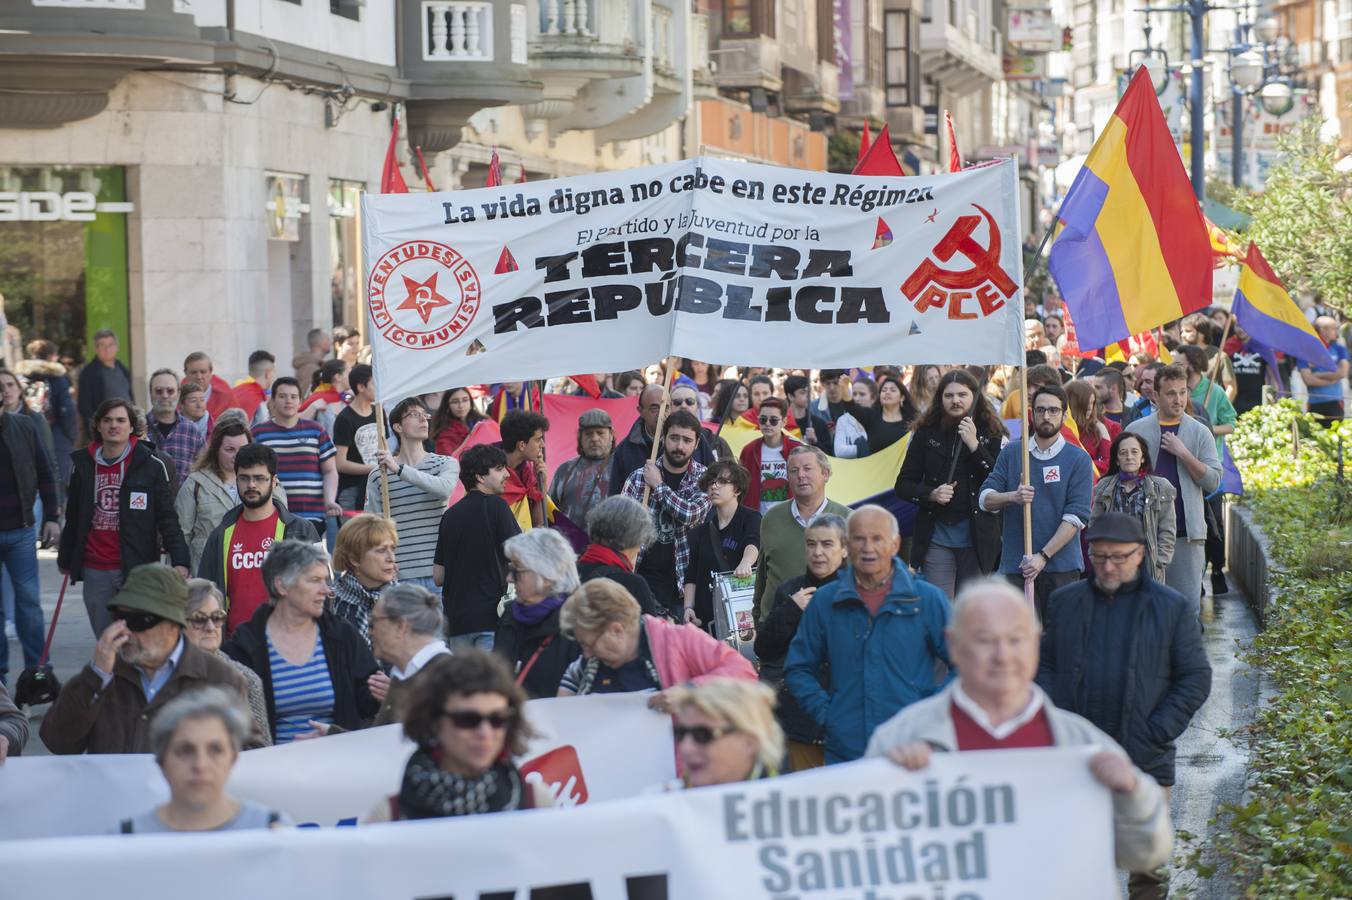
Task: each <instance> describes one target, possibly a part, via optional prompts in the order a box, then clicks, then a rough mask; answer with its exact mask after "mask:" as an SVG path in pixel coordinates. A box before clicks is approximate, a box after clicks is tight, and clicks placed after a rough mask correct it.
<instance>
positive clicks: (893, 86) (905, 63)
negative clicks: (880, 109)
mask: <svg viewBox="0 0 1352 900" xmlns="http://www.w3.org/2000/svg"><path fill="white" fill-rule="evenodd" d="M885 17H886V18H885V25H884V29H883V31H884V34H883V40H884V42H885V43H884V45H883V54H884V68H885V70H886V72H885V74H886V81H885V82H884V87H885V88H886V90H887V105H888V106H913V105H914V104H915V91H914V88H913V85H914V84H915V83H916V81H917V80H918V77H917V75H918V71H917V70H918V69H919V62H918V60H917V57H916V54H914V53H913V52H911V14H910V13H909V12H907V11H905V10H888V11H887V13H885Z"/></svg>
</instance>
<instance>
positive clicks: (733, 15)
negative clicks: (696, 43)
mask: <svg viewBox="0 0 1352 900" xmlns="http://www.w3.org/2000/svg"><path fill="white" fill-rule="evenodd" d="M723 34H724V35H725V36H728V37H749V36H751V35H757V34H759V35H764V36H766V37H774V36H775V0H726V2H725V3H724V5H723Z"/></svg>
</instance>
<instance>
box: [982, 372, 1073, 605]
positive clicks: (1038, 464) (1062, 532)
mask: <svg viewBox="0 0 1352 900" xmlns="http://www.w3.org/2000/svg"><path fill="white" fill-rule="evenodd" d="M1032 396H1033V429H1034V431H1033V435H1034V437H1033V441H1032V443H1031V445H1030V446H1029V448H1028V450H1029V456H1030V460H1029V471H1030V481H1031V483H1030V484H1022V483H1021V482H1022V480H1023V478H1022V476H1023V450H1022V447H1021V446H1020V444H1018V443H1011V444H1009V445H1007V446H1006V447H1005V449H1003V450H1001V451H1000V457H999V459H997V460H996V461H995V469H994V470H993V471H992V472H991V474H990V476H989V477H988V478H987V479H986V483H985V484H983V485H982V486H981V494H980V497H979V498H978V500H977V505H978V506H980V507H981V509H984V510H986V511H987V512H999V511H1000V510H1004V514H1005V515H1004V527H1003V529H1002V534H1001V538H1002V546H1001V550H1000V572H1001V574H1003V575H1004V576H1005V577H1006V578H1008V579H1009V580H1010V582H1011V583H1013V584H1014V585H1015V586H1018V587H1022V586H1023V584H1024V582H1025V580H1028V579H1032V580H1033V588H1034V593H1035V600H1036V605H1037V613H1038V618H1039V619H1041V618H1043V616H1044V615H1045V612H1046V606H1047V598H1048V597H1050V596H1051V593H1052V591H1054V590H1056V589H1057V588H1059V587H1062V586H1064V585H1067V584H1070V583H1071V582H1073V581H1075V580H1077V579H1078V578H1079V577H1080V573H1081V572H1083V571H1084V558H1083V555H1082V554H1081V553H1080V542H1079V541H1078V540H1077V538H1078V537H1079V533H1080V529H1081V528H1083V527H1084V526H1085V525H1086V524H1088V522H1089V510H1090V501H1091V499H1092V492H1093V468H1094V463H1093V461H1092V460H1091V459H1090V458H1089V454H1088V453H1086V452H1084V450H1083V449H1081V448H1080V447H1076V446H1075V445H1073V444H1071V443H1070V442H1068V441H1067V440H1066V439H1065V436H1064V435H1062V434H1061V428H1062V422H1063V421H1064V420H1065V415H1066V392H1065V390H1064V389H1063V388H1061V387H1060V386H1059V385H1054V384H1045V385H1042V386H1041V387H1039V388H1037V390H1035V391H1033V395H1032ZM1023 506H1032V508H1033V516H1032V518H1033V552H1032V553H1030V554H1025V553H1024V552H1023V548H1024V534H1023V510H1022V509H1021V508H1020V507H1023Z"/></svg>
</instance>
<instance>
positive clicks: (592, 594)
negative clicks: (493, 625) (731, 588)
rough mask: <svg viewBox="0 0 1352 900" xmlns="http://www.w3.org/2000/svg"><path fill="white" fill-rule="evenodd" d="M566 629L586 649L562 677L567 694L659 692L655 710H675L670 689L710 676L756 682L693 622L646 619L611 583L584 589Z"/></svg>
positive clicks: (566, 607)
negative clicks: (668, 690) (669, 692)
mask: <svg viewBox="0 0 1352 900" xmlns="http://www.w3.org/2000/svg"><path fill="white" fill-rule="evenodd" d="M559 627H560V630H561V631H562V632H563V633H564V634H565V635H567V636H569V637H571V638H572V639H573V640H575V641H577V643H578V645H579V646H580V647H581V648H582V656H580V657H578V659H577V660H576V661H575V662H574V663H573V664H572V665H571V666H569V667H568V670H567V671H566V672H565V673H564V675H563V680H562V682H560V684H559V696H560V697H572V696H575V695H579V694H614V693H623V692H626V691H646V690H656V691H657V693H656V694H654V695H653V698H652V699H651V700H650V701H649V702H648V705H649V706H650V707H652V708H653V709H655V710H658V711H659V712H670V711H671V704H670V700H669V697H668V695H667V693H666V692H667V689H668V688H671V687H676V686H679V685H683V684H699V683H701V682H703V681H707V680H709V679H711V678H742V679H745V680H747V681H755V680H756V670H755V668H754V667H753V666H752V665H751V663H750V662H749V661H748V660H747V659H746V657H744V656H742V655H741V654H740V653H738V652H737V651H736V650H734V649H732V648H731V647H730V646H728V645H727V644H725V643H723V642H722V641H719V640H716V639H715V638H713V637H711V636H710V635H709V634H708V633H707V632H704V631H701V630H700V629H699V628H696V627H695V626H694V625H675V624H672V623H671V622H668V621H666V620H664V619H659V618H656V617H655V616H645V615H642V614H641V613H640V611H639V605H638V601H637V600H635V599H634V597H633V595H632V594H630V593H629V592H628V591H627V590H625V589H624V588H622V587H621V586H620V585H618V584H616V583H615V582H613V581H611V580H610V579H609V578H597V579H595V580H594V581H588V582H587V583H586V584H584V585H582V587H580V588H578V589H577V590H576V591H575V592H574V593H573V594H572V596H570V597H569V598H568V599H567V601H565V602H564V604H563V608H562V609H561V610H560V612H559Z"/></svg>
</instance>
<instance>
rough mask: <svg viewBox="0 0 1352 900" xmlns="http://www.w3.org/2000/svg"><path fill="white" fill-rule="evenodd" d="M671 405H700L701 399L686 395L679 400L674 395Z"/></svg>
mask: <svg viewBox="0 0 1352 900" xmlns="http://www.w3.org/2000/svg"><path fill="white" fill-rule="evenodd" d="M671 405H672V406H699V400H697V399H696V398H694V397H686V398H685V399H684V400H677V399H676V398H675V397H673V398H671Z"/></svg>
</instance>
